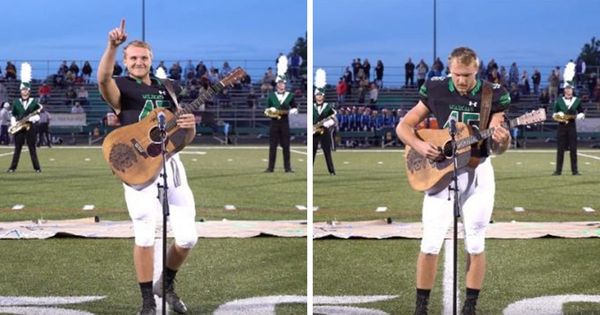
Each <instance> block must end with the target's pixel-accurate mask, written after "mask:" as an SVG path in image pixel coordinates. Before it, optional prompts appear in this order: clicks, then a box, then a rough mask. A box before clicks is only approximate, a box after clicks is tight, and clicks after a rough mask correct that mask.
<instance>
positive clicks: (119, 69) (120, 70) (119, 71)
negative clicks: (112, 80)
mask: <svg viewBox="0 0 600 315" xmlns="http://www.w3.org/2000/svg"><path fill="white" fill-rule="evenodd" d="M122 73H123V68H122V67H121V65H119V62H118V61H116V60H115V66H114V67H113V76H115V77H118V76H120V75H121V74H122Z"/></svg>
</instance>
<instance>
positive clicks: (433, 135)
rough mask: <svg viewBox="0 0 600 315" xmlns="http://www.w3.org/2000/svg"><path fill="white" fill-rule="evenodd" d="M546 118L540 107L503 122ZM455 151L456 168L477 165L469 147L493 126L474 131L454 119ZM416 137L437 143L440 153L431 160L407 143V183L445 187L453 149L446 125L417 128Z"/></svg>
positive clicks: (415, 186) (431, 189)
mask: <svg viewBox="0 0 600 315" xmlns="http://www.w3.org/2000/svg"><path fill="white" fill-rule="evenodd" d="M544 120H546V110H545V109H543V108H540V109H538V110H535V111H532V112H530V113H526V114H523V115H521V116H519V117H517V118H515V119H511V120H510V121H508V123H506V122H505V123H504V124H503V126H504V127H505V128H508V129H509V130H510V129H512V128H514V127H516V126H522V125H529V124H535V123H538V122H542V121H544ZM456 129H457V133H456V136H455V139H456V155H457V162H458V163H457V164H458V168H459V169H462V168H465V167H476V166H477V165H478V164H479V158H477V157H475V156H472V154H471V152H472V150H479V148H478V144H481V142H482V141H483V140H485V139H487V138H489V137H491V136H492V134H494V128H489V129H486V130H483V131H477V130H476V129H474V128H472V127H471V126H469V125H466V124H464V123H461V122H459V123H456ZM415 133H416V134H417V137H419V138H420V139H421V140H423V141H425V142H429V143H431V144H433V145H434V146H436V147H438V149H439V151H440V153H441V155H442V156H441V157H440V158H439V159H438V160H430V159H428V158H426V157H424V156H422V155H420V154H419V153H418V152H417V151H416V150H414V149H413V148H411V147H410V146H406V148H405V153H404V157H405V159H406V175H407V177H408V183H409V184H410V186H411V187H412V188H413V189H414V190H417V191H425V192H428V193H436V192H438V191H441V190H442V189H444V188H446V187H448V185H449V184H450V181H451V180H452V174H453V159H452V157H453V152H452V151H453V150H452V142H451V138H450V134H449V132H448V129H420V130H417V131H415Z"/></svg>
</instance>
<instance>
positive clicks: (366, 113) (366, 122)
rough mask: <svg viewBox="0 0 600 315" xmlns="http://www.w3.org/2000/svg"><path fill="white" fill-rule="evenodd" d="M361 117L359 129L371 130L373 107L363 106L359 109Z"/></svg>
mask: <svg viewBox="0 0 600 315" xmlns="http://www.w3.org/2000/svg"><path fill="white" fill-rule="evenodd" d="M358 113H360V117H359V119H358V130H360V131H369V130H371V128H372V124H371V109H370V108H369V107H364V106H361V107H360V108H359V109H358Z"/></svg>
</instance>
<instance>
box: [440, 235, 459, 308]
mask: <svg viewBox="0 0 600 315" xmlns="http://www.w3.org/2000/svg"><path fill="white" fill-rule="evenodd" d="M453 253H454V242H453V241H452V240H451V239H449V240H446V241H444V279H443V281H442V288H443V291H444V292H443V307H442V314H444V315H448V314H452V290H453V286H452V285H453V281H452V280H453V278H454V274H453V268H452V265H453V262H452V258H453V256H452V255H453ZM457 268H458V266H457ZM456 281H458V279H456ZM456 285H457V286H458V283H457V284H456ZM456 304H457V305H460V296H457V297H456Z"/></svg>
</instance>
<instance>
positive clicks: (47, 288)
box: [0, 146, 600, 315]
mask: <svg viewBox="0 0 600 315" xmlns="http://www.w3.org/2000/svg"><path fill="white" fill-rule="evenodd" d="M304 151H305V148H293V153H292V166H293V167H294V169H295V171H296V173H294V174H287V173H284V172H283V170H282V165H281V159H282V156H281V152H278V160H277V170H276V172H275V173H273V174H265V173H262V171H263V170H264V169H265V168H266V158H267V150H266V148H229V147H218V148H209V147H202V146H199V147H189V148H186V149H185V150H184V153H183V154H182V160H183V162H184V164H185V167H186V170H187V174H188V178H189V182H190V186H191V188H192V190H193V191H194V194H195V198H196V204H197V220H200V219H205V220H222V219H228V220H303V219H305V218H306V212H305V211H300V210H298V209H297V208H296V206H297V205H300V206H306V187H307V184H306V159H307V156H306V153H305V152H304ZM11 152H12V150H11V149H10V148H4V147H2V148H0V165H4V167H5V168H6V167H8V164H9V163H10V158H11ZM554 155H555V152H554V151H553V150H540V151H537V150H529V151H519V150H513V151H509V152H507V153H506V154H504V155H501V156H499V157H496V158H494V160H493V164H494V167H495V171H496V181H497V194H496V203H495V205H496V207H495V210H494V215H493V219H494V221H495V222H504V221H512V220H515V221H537V222H547V221H553V222H559V221H593V222H598V221H600V219H599V216H598V211H600V205H599V204H598V203H599V200H600V192H599V191H598V187H600V185H599V181H600V167H599V166H600V165H599V163H600V151H586V150H580V156H579V167H580V172H581V173H582V174H583V175H582V176H579V177H575V176H570V175H563V176H560V177H554V176H550V174H551V173H552V171H553V170H554V165H553V164H552V163H553V162H554V159H555V156H554ZM39 156H40V161H41V164H42V168H43V173H41V174H36V173H34V172H33V170H32V169H31V163H30V161H29V156H28V154H27V152H23V155H22V158H21V162H20V165H19V169H18V170H17V172H16V173H14V174H6V173H0V183H1V184H0V187H2V191H3V194H2V198H0V221H15V220H36V219H73V218H82V217H89V216H99V217H100V218H101V219H104V220H128V219H129V218H128V215H127V212H126V208H125V202H124V198H123V190H122V187H121V184H120V182H119V181H118V179H117V178H115V177H114V176H113V175H112V174H111V173H110V171H109V170H108V167H107V166H106V164H105V162H104V161H103V159H102V156H101V152H100V149H99V148H82V147H76V148H74V147H67V148H52V149H42V150H40V153H39ZM334 161H335V164H336V172H337V176H329V175H328V173H327V170H326V168H325V163H324V159H323V156H322V155H320V154H319V155H317V158H316V161H315V170H314V184H313V190H314V204H315V206H318V207H319V208H318V211H316V212H315V213H314V220H315V221H329V220H338V221H359V220H373V219H385V218H392V219H393V220H394V221H406V222H414V221H419V220H420V207H421V201H422V194H421V193H417V192H414V191H412V189H410V188H409V186H408V183H407V181H406V177H405V173H404V165H403V161H404V158H403V152H401V151H397V150H384V151H370V150H361V151H350V150H346V151H342V150H340V151H337V152H334ZM568 163H569V158H568V156H566V157H565V166H564V171H563V174H569V164H568ZM16 204H23V205H24V209H22V210H11V208H12V207H13V206H14V205H16ZM90 204H92V205H94V206H95V208H94V210H92V211H83V210H82V208H83V206H84V205H90ZM225 205H234V206H235V207H236V208H237V210H235V211H227V210H224V206H225ZM377 207H387V208H388V210H387V211H385V212H375V209H376V208H377ZM515 207H523V208H524V209H525V211H524V212H515V211H514V208H515ZM583 207H590V208H593V209H596V212H585V211H583ZM132 245H133V240H131V239H119V240H108V239H80V238H53V239H49V240H1V241H0V249H1V250H2V253H3V254H2V255H1V256H0V265H1V266H2V272H0V275H1V278H2V285H0V299H5V297H37V298H40V297H71V298H72V297H85V296H90V297H93V299H94V300H93V301H87V302H77V303H76V302H73V303H74V304H60V303H59V302H57V301H56V300H49V301H46V302H40V303H46V304H40V305H41V306H40V305H38V306H37V307H41V308H44V307H52V308H64V309H69V310H78V311H80V312H87V313H81V314H88V313H93V314H134V313H135V312H136V311H137V309H138V307H139V293H138V291H139V290H138V288H137V285H136V283H135V274H134V270H133V266H132V263H131V247H132ZM306 245H307V244H306V239H304V238H301V239H300V238H275V237H258V238H250V239H232V238H224V239H200V240H199V242H198V245H197V247H196V248H195V250H194V251H193V252H192V254H191V256H190V258H189V259H188V260H187V261H186V265H185V266H184V268H183V269H182V271H181V273H180V275H178V279H179V281H178V283H177V285H178V288H179V289H178V291H180V293H181V294H180V295H181V296H182V297H183V298H184V300H185V301H186V303H187V304H188V306H190V309H191V311H192V312H191V314H213V313H214V314H219V310H223V307H224V306H227V305H235V304H236V303H237V305H242V304H243V303H245V301H249V302H248V303H256V304H255V305H263V304H265V303H266V304H269V303H271V304H276V306H274V309H275V313H276V314H286V315H287V314H306V312H307V311H306V304H305V303H304V301H303V300H302V296H304V295H305V294H306V283H307V277H306V270H307V265H306V260H307V256H306ZM418 246H419V241H418V240H407V239H387V240H366V239H350V240H339V239H318V240H315V241H314V242H313V247H314V253H313V257H314V258H313V260H314V266H313V271H314V272H313V282H314V287H313V288H314V295H315V297H314V301H313V302H314V306H315V311H316V313H319V312H320V313H321V314H327V313H328V312H330V313H334V312H336V311H337V312H338V313H336V314H386V313H387V314H411V313H412V308H413V304H414V269H415V261H416V255H417V253H418ZM459 246H461V247H459V248H462V242H460V243H459ZM459 252H461V258H460V259H459V264H460V266H459V268H460V269H459V270H460V271H462V270H464V264H463V258H462V255H463V253H462V251H459ZM598 252H600V242H598V239H596V238H594V239H558V238H543V239H532V240H488V242H487V255H488V262H489V263H488V273H487V278H486V279H487V280H486V283H485V287H484V291H483V292H482V296H481V299H480V308H479V310H480V313H481V314H502V312H503V310H505V309H506V308H507V307H508V306H509V305H510V304H512V303H515V302H518V301H521V300H524V299H533V298H544V297H548V296H570V297H575V298H574V299H575V301H574V302H568V301H566V302H564V303H563V307H562V312H563V313H564V314H594V313H597V314H600V304H599V303H598V302H600V298H598V301H597V302H581V301H577V299H578V298H579V299H580V300H581V299H582V298H581V297H582V296H585V297H591V298H590V299H592V300H593V299H594V297H600V285H598V284H597V283H599V282H600V274H599V271H598V268H596V265H597V257H598V255H597V253H598ZM444 260H445V255H444V254H443V253H442V254H441V255H440V263H439V272H438V278H437V282H438V283H437V285H436V287H435V288H434V290H433V293H432V302H431V303H432V304H431V309H432V312H431V313H432V314H439V313H441V312H443V311H444V310H447V308H444V306H443V305H444V302H443V296H444V290H445V289H444V284H443V283H444V279H445V277H444V274H445V273H448V272H449V271H448V270H449V269H448V266H447V264H445V261H444ZM459 274H462V272H459ZM459 283H463V280H462V277H461V279H460V280H459ZM460 291H461V292H462V291H463V289H462V286H461V290H460ZM250 299H254V300H250ZM259 299H260V300H259ZM252 301H254V302H252ZM534 302H535V301H534ZM2 303H4V304H2ZM19 303H21V304H19ZM29 303H32V302H31V301H29ZM261 303H262V304H261ZM535 303H539V301H538V302H535ZM547 304H551V303H547ZM11 305H13V306H7V304H6V300H0V314H2V313H6V314H10V313H11V311H10V310H12V312H13V313H15V312H16V311H15V310H14V308H18V307H34V306H32V305H31V304H27V303H25V302H17V303H16V304H11ZM9 307H12V308H11V309H10V310H9V309H8V308H9ZM245 307H246V308H247V309H246V314H252V311H250V310H251V309H252V308H251V307H249V306H245ZM225 309H226V308H225ZM242 309H243V307H242ZM340 312H341V313H340ZM351 312H354V313H351ZM34 313H35V312H33V313H31V312H30V313H29V314H34ZM221 314H227V312H223V313H221Z"/></svg>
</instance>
